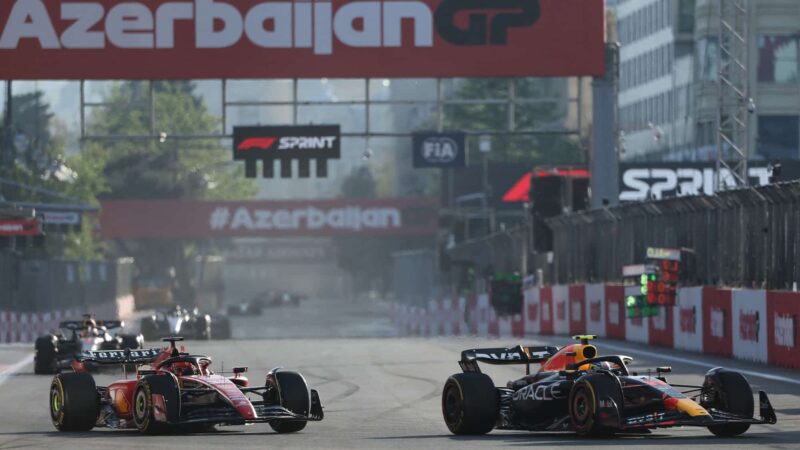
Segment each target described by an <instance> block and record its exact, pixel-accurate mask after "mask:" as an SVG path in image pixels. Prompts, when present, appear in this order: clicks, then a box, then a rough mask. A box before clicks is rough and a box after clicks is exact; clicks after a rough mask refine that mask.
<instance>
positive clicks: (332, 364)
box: [0, 302, 800, 450]
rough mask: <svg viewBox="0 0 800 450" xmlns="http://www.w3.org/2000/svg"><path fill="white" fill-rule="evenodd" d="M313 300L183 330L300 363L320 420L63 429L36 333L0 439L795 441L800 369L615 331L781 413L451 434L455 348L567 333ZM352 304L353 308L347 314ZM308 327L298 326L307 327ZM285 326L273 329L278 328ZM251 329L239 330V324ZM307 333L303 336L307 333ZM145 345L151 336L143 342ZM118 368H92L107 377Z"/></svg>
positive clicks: (99, 442)
mask: <svg viewBox="0 0 800 450" xmlns="http://www.w3.org/2000/svg"><path fill="white" fill-rule="evenodd" d="M321 309H322V310H324V309H325V308H324V306H323V304H322V303H316V302H310V303H309V304H307V305H304V306H302V307H301V308H299V309H286V310H275V311H269V312H266V313H265V315H264V316H262V317H246V318H237V319H234V328H235V329H236V330H235V331H234V336H235V337H239V339H234V340H230V341H195V342H191V341H190V342H186V343H185V345H186V349H187V350H188V351H191V352H192V353H201V354H207V355H209V356H211V357H212V358H213V359H214V365H213V367H214V368H216V370H217V371H220V370H222V369H223V366H224V368H225V370H230V368H232V367H233V366H234V365H237V366H248V367H249V372H248V374H247V375H248V377H249V378H250V380H251V383H252V384H257V383H262V382H263V381H261V380H263V377H264V375H265V374H266V372H267V371H268V370H269V369H271V368H273V367H276V366H281V367H285V368H287V369H294V370H298V371H300V372H301V373H303V374H304V375H305V376H306V378H307V380H308V382H309V385H310V386H311V387H312V388H314V389H317V390H318V391H319V393H320V397H321V399H322V403H323V405H324V407H325V415H326V416H325V420H324V421H322V422H316V423H310V424H309V425H308V427H307V428H306V429H305V430H303V431H302V432H300V433H297V434H292V435H278V434H275V433H273V432H272V430H271V428H270V427H269V426H268V425H266V424H265V425H251V426H246V427H218V428H217V431H215V432H211V433H204V434H188V435H166V436H145V435H140V434H139V433H138V432H136V431H119V430H105V429H95V430H93V431H90V432H87V433H59V432H57V431H56V430H55V429H54V428H53V426H52V424H51V423H50V418H49V412H48V405H47V398H48V388H49V384H50V381H51V377H50V376H36V375H33V373H32V372H33V370H32V364H31V361H32V345H22V344H14V345H8V346H2V347H0V412H2V417H3V419H2V421H0V449H9V448H58V449H65V448H67V449H72V448H75V449H108V448H115V449H133V448H143V447H151V448H169V449H206V448H237V449H243V448H281V449H343V450H344V449H459V450H463V449H489V448H492V449H493V448H523V447H536V448H579V449H580V448H586V449H597V448H609V447H614V446H622V447H629V448H647V449H662V448H663V449H667V448H670V449H674V448H675V447H676V446H681V447H682V448H686V449H695V448H697V449H699V448H727V449H741V448H749V449H754V448H770V449H797V448H800V374H798V373H797V372H795V371H791V370H782V369H774V368H771V367H768V366H765V365H760V364H749V363H744V362H741V361H734V360H729V359H725V358H715V357H708V356H706V355H701V354H697V353H684V352H678V351H673V350H665V349H660V348H654V347H647V346H641V345H635V344H629V343H623V342H619V341H603V340H599V341H596V342H595V343H596V345H597V346H598V348H599V349H600V351H601V353H605V354H608V353H614V354H626V355H629V356H632V357H634V358H635V361H634V363H633V366H634V369H635V370H646V369H647V368H654V367H656V366H663V365H669V366H672V368H673V373H671V374H669V376H668V380H669V381H671V382H673V383H678V384H701V383H702V381H703V375H704V374H705V372H706V371H708V370H709V369H710V368H712V367H716V366H725V367H729V368H732V369H736V370H740V371H741V372H742V373H743V374H744V375H745V376H746V377H747V378H748V380H749V381H750V383H751V384H752V385H753V390H754V391H757V390H764V391H766V392H767V393H768V394H769V396H770V399H771V400H772V404H773V406H774V407H775V410H776V412H777V416H778V424H777V425H774V426H753V427H751V429H750V431H749V432H748V433H746V434H745V435H744V436H742V437H739V438H733V439H722V438H717V437H715V436H713V435H712V434H711V433H710V432H709V431H708V430H706V429H703V428H673V429H666V430H656V431H655V432H653V433H652V434H649V435H637V436H622V437H615V438H611V439H586V438H579V437H577V436H575V435H573V434H570V433H524V432H505V431H502V432H500V431H494V432H492V433H491V434H489V435H487V436H481V437H460V436H453V435H451V434H450V432H449V431H448V430H447V427H446V426H445V424H444V421H443V420H442V415H441V406H440V396H441V391H442V387H443V385H444V382H445V380H446V379H447V377H448V376H449V375H451V374H453V373H456V372H458V371H459V368H458V365H457V363H456V361H457V360H458V358H459V352H460V351H461V350H463V349H466V348H474V347H481V346H490V347H491V346H505V345H509V346H510V345H514V344H517V343H524V344H526V345H541V344H554V345H559V346H560V345H565V344H567V343H569V342H570V341H569V340H568V339H567V338H563V337H558V338H554V337H537V336H530V337H528V338H526V339H525V340H524V341H523V342H519V340H517V339H514V338H508V339H491V340H490V339H482V338H463V337H462V338H431V339H426V338H396V337H391V329H390V328H389V327H390V325H388V320H387V319H385V318H383V317H381V314H380V313H379V312H375V311H371V310H370V309H369V308H363V307H353V308H352V309H351V310H350V311H349V312H348V308H347V307H344V305H343V307H341V308H336V309H333V310H329V311H328V313H327V314H324V313H322V312H321V311H320V310H321ZM354 310H357V311H359V313H358V315H357V316H358V317H359V318H358V319H356V320H349V319H348V318H347V317H342V316H341V314H347V316H348V317H349V318H350V319H352V318H353V317H354V316H355V314H353V311H354ZM304 327H305V330H307V331H306V332H305V333H304V332H303V329H304ZM282 330H283V331H285V334H284V336H286V337H281V331H282ZM246 334H247V335H251V336H253V337H254V338H253V339H241V338H242V337H244V336H245V335H246ZM304 335H305V337H303V336H304ZM148 344H150V345H153V344H154V343H148ZM482 367H484V368H485V369H486V370H485V371H486V372H487V373H489V374H490V375H491V376H492V378H493V379H494V382H495V384H496V385H498V386H503V385H505V383H506V382H507V381H508V380H510V379H514V378H518V377H519V376H521V375H522V373H523V370H524V368H523V367H522V366H504V367H488V366H486V365H483V366H482ZM119 376H121V373H120V374H119V375H114V374H102V375H98V376H97V380H98V384H105V383H107V382H109V381H111V380H113V379H114V378H116V377H119Z"/></svg>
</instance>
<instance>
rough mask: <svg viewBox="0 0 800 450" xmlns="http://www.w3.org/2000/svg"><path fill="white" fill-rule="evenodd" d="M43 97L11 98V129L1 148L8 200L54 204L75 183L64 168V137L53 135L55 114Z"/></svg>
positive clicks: (36, 94) (26, 94)
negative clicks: (59, 195)
mask: <svg viewBox="0 0 800 450" xmlns="http://www.w3.org/2000/svg"><path fill="white" fill-rule="evenodd" d="M43 97H44V93H42V92H41V91H35V92H30V93H25V94H20V95H15V96H14V97H13V99H12V105H13V106H12V110H11V119H12V120H11V128H10V129H5V130H4V132H5V134H6V135H5V136H4V139H3V144H4V145H3V148H2V161H3V165H2V166H3V167H2V175H3V178H4V179H5V180H6V181H7V182H9V183H7V184H5V185H4V186H3V189H2V193H3V196H4V197H5V198H6V199H7V200H9V201H17V202H51V203H52V202H53V201H54V199H55V198H56V197H58V194H57V193H60V192H63V191H65V190H66V189H67V188H68V184H69V183H70V182H72V181H73V180H74V173H73V172H72V171H71V170H69V168H68V166H66V165H65V163H66V161H65V157H64V145H65V139H64V136H60V135H54V134H53V133H52V128H53V125H54V123H53V122H54V120H53V113H52V112H51V111H50V105H49V104H48V103H47V101H45V100H44V98H43ZM2 121H3V123H5V111H4V112H3V118H2ZM61 202H62V203H63V199H62V201H61Z"/></svg>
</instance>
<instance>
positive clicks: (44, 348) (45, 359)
mask: <svg viewBox="0 0 800 450" xmlns="http://www.w3.org/2000/svg"><path fill="white" fill-rule="evenodd" d="M53 341H54V339H53V336H42V337H40V338H38V339H36V355H35V356H34V357H33V373H35V374H36V375H44V374H52V373H56V368H55V361H56V357H57V355H58V350H56V344H55V342H53Z"/></svg>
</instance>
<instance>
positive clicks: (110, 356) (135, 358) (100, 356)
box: [77, 348, 164, 365]
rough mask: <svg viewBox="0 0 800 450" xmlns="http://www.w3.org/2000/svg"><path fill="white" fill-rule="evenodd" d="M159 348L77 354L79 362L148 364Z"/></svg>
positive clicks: (161, 350)
mask: <svg viewBox="0 0 800 450" xmlns="http://www.w3.org/2000/svg"><path fill="white" fill-rule="evenodd" d="M163 351H164V350H163V349H160V348H143V349H138V350H131V349H125V350H100V351H95V352H83V353H81V354H79V355H78V356H77V360H78V361H80V362H84V363H85V362H91V363H95V364H109V365H112V364H150V363H152V362H153V361H155V360H156V358H158V356H159V355H160V354H161V353H162V352H163Z"/></svg>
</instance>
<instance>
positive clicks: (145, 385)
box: [133, 378, 170, 434]
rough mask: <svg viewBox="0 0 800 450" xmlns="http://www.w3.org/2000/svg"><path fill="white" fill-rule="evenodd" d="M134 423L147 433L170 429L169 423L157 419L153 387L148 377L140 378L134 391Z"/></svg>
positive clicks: (160, 432)
mask: <svg viewBox="0 0 800 450" xmlns="http://www.w3.org/2000/svg"><path fill="white" fill-rule="evenodd" d="M133 423H134V424H135V425H136V428H137V429H138V430H139V431H141V432H142V433H145V434H162V433H167V432H169V431H170V427H169V425H167V424H166V423H164V422H158V421H156V419H155V413H154V411H153V389H152V386H150V383H149V382H148V381H147V378H142V379H141V380H139V382H138V383H137V384H136V389H135V390H134V392H133Z"/></svg>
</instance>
